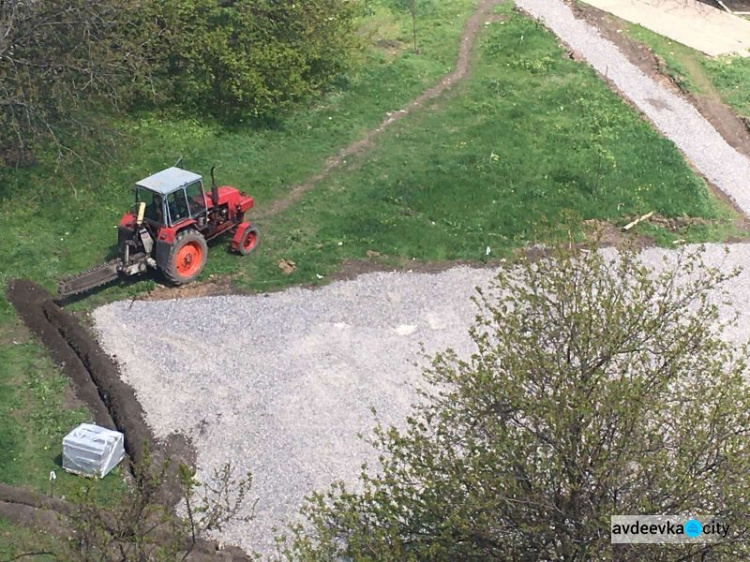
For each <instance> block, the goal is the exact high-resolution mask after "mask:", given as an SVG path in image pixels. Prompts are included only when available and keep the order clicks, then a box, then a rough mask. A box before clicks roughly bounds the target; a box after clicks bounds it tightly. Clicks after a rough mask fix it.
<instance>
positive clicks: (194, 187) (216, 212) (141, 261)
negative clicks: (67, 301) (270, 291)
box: [59, 168, 258, 297]
mask: <svg viewBox="0 0 750 562" xmlns="http://www.w3.org/2000/svg"><path fill="white" fill-rule="evenodd" d="M252 206H253V198H252V197H250V196H248V195H245V194H244V193H243V192H241V191H239V190H238V189H236V188H234V187H228V186H221V187H219V186H217V185H216V181H215V180H214V170H213V168H211V191H210V193H205V192H204V189H203V181H202V178H201V176H199V175H198V174H194V173H193V172H188V171H187V170H183V169H180V168H167V169H166V170H162V171H161V172H159V173H157V174H154V175H152V176H149V177H147V178H146V179H143V180H141V181H139V182H138V183H137V184H136V185H135V206H134V208H133V210H132V211H131V212H128V213H125V214H124V215H123V217H122V219H121V220H120V224H119V226H118V243H117V249H118V254H119V257H118V259H116V260H113V261H111V262H108V263H106V264H103V265H101V266H99V267H96V268H94V269H92V270H91V271H88V272H86V273H83V274H81V275H78V276H75V277H72V278H69V279H66V280H65V281H63V282H61V283H60V285H59V292H60V296H61V297H65V296H69V295H73V294H76V293H82V292H85V291H88V290H90V289H93V288H95V287H98V286H100V285H103V284H105V283H109V282H110V281H113V280H115V279H117V278H118V277H120V276H129V275H136V274H138V273H143V272H145V271H147V270H148V269H149V268H152V269H157V270H159V271H161V272H162V273H163V274H164V276H165V277H166V278H167V279H168V280H169V281H171V282H172V283H173V284H175V285H182V284H184V283H189V282H190V281H192V280H193V279H195V278H196V277H198V275H200V272H201V271H202V270H203V266H204V265H205V264H206V258H207V257H208V244H207V242H208V241H210V240H213V239H214V238H217V237H218V236H221V235H222V234H226V233H228V232H232V231H233V232H234V236H233V237H232V249H233V250H234V251H236V252H239V253H240V254H242V255H247V254H249V253H250V252H252V251H253V250H254V249H255V247H256V246H257V244H258V230H257V229H256V228H255V227H254V226H253V225H252V224H251V223H249V222H246V221H245V213H246V212H247V211H248V210H249V209H250V208H252Z"/></svg>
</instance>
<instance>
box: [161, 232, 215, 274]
mask: <svg viewBox="0 0 750 562" xmlns="http://www.w3.org/2000/svg"><path fill="white" fill-rule="evenodd" d="M207 258H208V244H206V239H205V238H203V235H202V234H201V233H200V232H198V231H197V230H192V229H188V230H183V231H182V232H180V233H179V234H177V237H176V238H175V241H174V244H173V245H172V251H171V252H170V253H169V260H168V261H167V266H166V267H165V268H164V275H166V277H167V279H169V280H170V281H171V282H172V283H174V284H175V285H184V284H185V283H190V282H191V281H192V280H193V279H195V278H196V277H198V275H200V273H201V271H203V266H204V265H206V259H207Z"/></svg>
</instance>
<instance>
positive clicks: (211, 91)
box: [147, 0, 357, 116]
mask: <svg viewBox="0 0 750 562" xmlns="http://www.w3.org/2000/svg"><path fill="white" fill-rule="evenodd" d="M147 10H148V17H149V19H150V21H151V23H152V24H154V25H155V26H156V32H157V34H158V39H157V40H156V41H155V42H154V43H153V45H152V48H153V54H154V55H153V56H154V60H155V68H156V69H158V70H157V73H158V76H159V77H160V79H161V80H162V84H163V85H164V86H165V88H166V90H167V91H168V92H169V97H170V98H171V99H172V100H174V101H176V102H177V103H180V104H184V105H188V106H192V107H194V108H200V109H205V110H208V111H210V112H211V113H213V114H215V115H219V116H228V115H232V114H235V113H238V112H239V113H244V114H247V113H250V114H251V115H254V116H266V115H268V114H270V113H271V112H274V111H276V110H279V109H281V108H284V107H288V106H289V105H291V104H294V103H298V102H300V101H303V100H306V99H308V98H310V97H311V96H314V95H316V94H319V93H320V92H322V91H323V90H324V89H325V88H326V86H328V85H329V84H330V83H331V81H332V80H333V79H334V78H336V77H337V76H338V75H340V74H341V73H342V72H344V71H345V70H346V68H347V67H348V65H349V63H350V61H351V60H352V53H353V50H354V49H355V48H356V45H357V40H356V33H354V31H355V30H354V17H355V15H356V11H357V8H356V4H355V3H354V2H351V1H348V0H307V1H304V2H282V1H278V0H225V1H223V2H217V1H216V0H150V1H149V3H148V7H147Z"/></svg>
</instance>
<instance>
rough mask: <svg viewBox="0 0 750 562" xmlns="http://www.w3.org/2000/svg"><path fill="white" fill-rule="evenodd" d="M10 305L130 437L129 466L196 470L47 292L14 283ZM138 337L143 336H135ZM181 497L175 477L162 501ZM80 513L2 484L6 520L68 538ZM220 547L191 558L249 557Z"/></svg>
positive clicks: (82, 392) (85, 396)
mask: <svg viewBox="0 0 750 562" xmlns="http://www.w3.org/2000/svg"><path fill="white" fill-rule="evenodd" d="M6 295H7V298H8V300H9V301H10V302H11V304H13V306H14V307H15V309H16V310H17V311H18V315H19V316H20V318H21V319H22V320H23V322H24V323H25V324H26V326H28V328H29V329H30V330H31V331H32V332H33V333H34V334H35V335H36V336H37V337H38V338H39V339H40V340H41V342H42V343H43V344H44V346H45V347H46V348H47V349H48V350H49V352H50V354H51V356H52V358H53V360H54V361H55V362H56V363H57V364H58V365H59V366H60V368H61V369H62V370H63V372H64V373H65V374H66V375H67V376H68V377H70V379H71V381H73V385H74V387H75V391H76V395H77V396H78V398H79V399H80V400H81V401H82V402H83V403H84V404H85V405H86V406H87V407H88V408H89V409H90V411H91V413H92V414H93V417H94V421H95V423H97V424H98V425H101V426H103V427H106V428H109V429H114V430H117V431H119V432H121V433H123V434H124V435H125V450H126V452H127V454H128V458H129V460H130V464H129V466H130V467H131V468H132V466H133V464H138V463H140V462H142V461H144V459H145V457H146V455H147V454H150V456H151V458H152V459H153V461H152V462H154V463H160V462H162V461H164V460H167V459H168V460H169V461H170V466H171V467H173V470H175V471H176V470H177V468H178V467H179V466H180V464H186V465H188V466H194V465H195V451H194V450H193V447H192V445H191V444H190V443H189V442H188V441H187V439H186V438H185V437H184V436H182V435H172V436H170V437H169V438H168V439H167V440H166V441H164V442H161V441H157V440H156V439H155V437H154V435H153V432H152V431H151V429H150V428H149V427H148V425H147V424H146V422H145V416H144V412H143V408H142V407H141V405H140V403H139V402H138V400H137V398H136V396H135V392H134V391H133V389H132V388H131V387H130V386H128V385H127V384H125V383H124V382H123V381H122V379H121V378H120V373H119V369H118V367H117V365H116V364H115V362H114V361H113V360H112V358H110V357H109V356H108V355H107V354H106V353H104V351H103V350H102V349H101V347H100V346H99V344H98V342H97V341H96V340H95V339H94V338H93V337H92V336H91V335H90V334H89V333H88V332H87V330H86V329H85V328H84V327H83V326H81V325H80V324H79V322H78V321H77V320H76V318H75V317H74V316H73V315H72V314H70V313H68V312H66V311H65V310H63V309H62V308H61V307H60V306H58V305H57V303H56V302H55V301H54V299H53V297H52V295H50V294H49V293H48V292H47V291H46V290H44V289H43V288H42V287H40V286H38V285H36V284H35V283H32V282H31V281H28V280H23V279H21V280H13V281H11V282H10V283H9V284H8V287H7V292H6ZM134 337H139V335H138V334H134ZM180 498H181V486H180V485H179V482H178V480H177V478H176V474H174V473H172V474H171V475H170V477H169V478H168V479H167V481H166V484H165V485H164V488H163V490H162V496H161V498H160V501H161V502H163V503H164V504H165V505H167V506H168V507H170V508H171V507H174V506H175V505H176V504H177V502H178V501H179V500H180ZM74 510H75V506H73V505H72V504H70V503H68V502H65V501H62V500H59V499H55V498H50V497H48V496H45V495H44V494H39V493H35V492H31V491H28V490H24V489H22V488H16V487H14V486H8V485H5V484H0V515H2V516H4V517H6V518H8V519H10V520H11V521H12V522H14V523H15V524H17V525H23V526H29V525H30V526H34V527H38V528H43V529H46V530H48V531H50V532H52V533H56V534H61V535H66V533H68V528H67V527H66V525H65V524H64V521H65V519H66V518H67V517H68V516H70V515H71V514H72V513H73V512H74ZM217 549H218V545H217V544H216V543H214V542H212V541H205V540H202V541H200V543H199V544H198V545H197V546H196V550H195V551H194V553H193V554H191V559H193V560H227V561H230V560H234V561H244V560H249V558H248V557H247V556H246V555H245V554H244V553H242V551H241V550H239V549H235V548H229V549H226V550H223V551H222V552H219V551H218V550H217Z"/></svg>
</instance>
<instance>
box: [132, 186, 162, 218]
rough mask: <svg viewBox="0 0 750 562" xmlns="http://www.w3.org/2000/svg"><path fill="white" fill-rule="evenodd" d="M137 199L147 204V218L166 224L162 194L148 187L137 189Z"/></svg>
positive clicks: (137, 201) (138, 201)
mask: <svg viewBox="0 0 750 562" xmlns="http://www.w3.org/2000/svg"><path fill="white" fill-rule="evenodd" d="M135 201H136V203H145V204H146V212H145V214H144V217H145V218H146V219H148V220H150V221H154V222H158V223H160V224H164V201H163V200H162V198H161V196H159V195H158V194H156V193H154V192H153V191H149V190H148V189H136V190H135Z"/></svg>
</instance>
